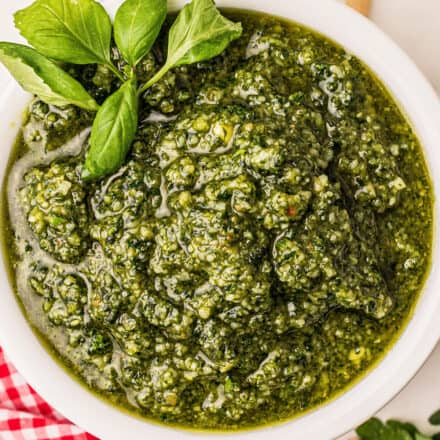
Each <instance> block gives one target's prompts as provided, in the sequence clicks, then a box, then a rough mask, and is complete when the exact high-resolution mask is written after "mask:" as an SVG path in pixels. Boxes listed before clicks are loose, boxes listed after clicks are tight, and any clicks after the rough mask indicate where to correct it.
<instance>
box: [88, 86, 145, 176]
mask: <svg viewBox="0 0 440 440" xmlns="http://www.w3.org/2000/svg"><path fill="white" fill-rule="evenodd" d="M137 124H138V95H137V89H136V78H132V79H131V80H129V81H127V82H126V83H124V84H123V85H122V87H121V88H120V89H119V90H117V91H116V92H115V93H113V95H110V96H109V97H108V98H107V100H106V101H105V102H104V104H102V106H101V108H100V109H99V111H98V114H97V115H96V118H95V121H94V123H93V128H92V134H91V138H90V148H89V150H88V152H87V155H86V162H85V169H84V172H83V178H86V179H94V178H97V177H102V176H104V175H106V174H109V173H111V172H113V171H115V170H116V169H117V168H119V167H120V166H121V165H122V164H123V162H124V159H125V156H126V155H127V153H128V151H129V149H130V146H131V143H132V142H133V139H134V136H135V134H136V130H137Z"/></svg>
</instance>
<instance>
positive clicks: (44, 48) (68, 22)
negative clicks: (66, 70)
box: [15, 0, 112, 64]
mask: <svg viewBox="0 0 440 440" xmlns="http://www.w3.org/2000/svg"><path fill="white" fill-rule="evenodd" d="M15 26H16V27H17V28H18V29H19V31H20V33H21V35H23V37H24V38H26V40H27V41H28V42H29V43H30V44H31V45H32V46H34V47H35V48H36V49H37V50H38V51H39V52H41V53H42V54H43V55H46V56H48V57H50V58H53V59H56V60H60V61H65V62H68V63H74V64H92V63H99V64H107V63H109V62H110V40H111V33H112V25H111V21H110V18H109V16H108V14H107V12H106V11H105V9H104V8H103V7H102V6H101V5H100V4H99V3H97V2H96V1H94V0H37V1H35V2H34V3H33V4H32V5H31V6H29V7H27V8H26V9H22V10H20V11H18V12H16V13H15Z"/></svg>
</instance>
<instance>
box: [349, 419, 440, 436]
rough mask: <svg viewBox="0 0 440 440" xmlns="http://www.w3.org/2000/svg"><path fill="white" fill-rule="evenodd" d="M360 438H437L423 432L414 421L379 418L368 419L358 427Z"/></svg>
mask: <svg viewBox="0 0 440 440" xmlns="http://www.w3.org/2000/svg"><path fill="white" fill-rule="evenodd" d="M356 433H357V434H358V436H359V438H360V440H437V437H436V436H437V435H438V434H436V435H434V436H433V437H430V436H427V435H424V434H422V433H421V432H420V431H419V430H418V429H417V428H416V427H415V426H414V425H413V424H412V423H404V422H399V421H398V420H388V421H387V422H386V423H383V422H381V421H380V420H379V419H376V418H372V419H370V420H367V421H366V422H365V423H363V424H362V425H361V426H359V427H358V428H357V429H356Z"/></svg>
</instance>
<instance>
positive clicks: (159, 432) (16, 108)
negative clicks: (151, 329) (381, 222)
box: [0, 0, 440, 440]
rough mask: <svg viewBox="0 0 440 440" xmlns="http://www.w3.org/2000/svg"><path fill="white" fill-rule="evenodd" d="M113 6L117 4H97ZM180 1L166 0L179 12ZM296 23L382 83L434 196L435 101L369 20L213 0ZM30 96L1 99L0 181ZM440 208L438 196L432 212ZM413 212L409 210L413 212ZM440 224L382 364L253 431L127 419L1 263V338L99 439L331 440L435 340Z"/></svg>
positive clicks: (412, 368) (22, 367) (16, 91)
mask: <svg viewBox="0 0 440 440" xmlns="http://www.w3.org/2000/svg"><path fill="white" fill-rule="evenodd" d="M103 3H107V5H106V6H110V8H111V9H113V10H114V7H115V3H118V2H116V1H112V0H110V1H103ZM184 3H185V2H184V1H183V0H174V1H172V5H171V6H172V7H173V8H175V9H177V8H179V9H180V7H181V6H182V5H183V4H184ZM217 3H218V5H219V6H225V7H234V6H235V7H240V8H244V9H254V10H259V11H262V12H267V13H271V14H274V15H278V16H283V17H286V18H289V19H292V20H294V21H297V22H299V23H303V24H305V25H307V26H309V27H310V28H313V29H315V30H317V31H319V32H321V33H322V34H324V35H327V36H328V37H330V38H332V39H333V40H335V41H337V42H338V43H340V44H341V45H342V46H344V47H345V48H346V49H347V50H348V51H350V52H352V53H354V54H355V55H356V56H358V57H359V58H360V59H362V60H363V61H364V62H365V63H367V64H368V65H369V66H370V67H371V68H372V69H373V71H375V72H376V74H377V75H378V76H379V77H380V79H381V80H382V81H383V82H384V83H385V84H386V86H387V87H388V88H389V90H390V91H391V92H392V94H393V95H394V96H395V97H396V99H397V101H398V102H399V103H400V105H401V107H402V108H403V109H404V111H405V112H406V114H407V116H408V118H409V120H410V121H411V123H412V125H413V127H414V129H415V131H416V133H417V134H418V136H419V139H420V140H421V142H422V145H423V147H424V150H425V154H426V159H427V162H428V164H429V168H430V171H431V176H432V178H433V182H434V190H435V194H437V195H438V194H440V103H439V100H438V98H437V96H436V94H435V93H434V91H433V90H432V89H431V87H430V85H429V84H428V83H427V81H426V80H425V79H424V77H423V76H422V75H421V73H420V72H419V71H418V69H417V68H416V67H415V66H414V64H413V63H412V62H411V61H410V60H409V58H408V57H407V56H406V55H405V54H404V53H403V52H402V51H401V50H400V49H399V48H398V47H397V46H396V45H395V44H394V43H393V42H392V41H391V40H390V39H389V38H388V37H386V36H385V35H384V34H383V33H382V32H381V31H380V30H379V29H378V28H376V26H375V25H374V24H372V23H371V22H370V21H368V20H367V19H365V18H363V17H362V16H360V15H358V14H356V13H355V12H353V11H351V10H349V9H348V8H346V7H344V6H342V5H340V4H338V3H336V2H331V1H321V2H318V1H317V0H315V1H313V2H311V1H310V0H288V1H287V0H270V1H268V0H218V2H217ZM28 100H29V96H28V95H27V94H26V93H23V92H22V91H21V89H20V88H19V87H18V86H17V85H15V84H14V83H11V86H10V87H9V88H8V89H7V90H5V91H4V93H3V94H2V96H1V97H0V114H1V118H0V133H1V139H2V148H1V149H0V178H1V180H3V177H4V172H5V167H6V163H7V160H8V156H9V151H10V148H9V147H10V146H11V145H12V144H13V142H14V138H15V136H16V134H17V130H18V128H19V126H20V122H21V114H22V112H23V109H24V108H25V106H26V104H27V102H28ZM438 210H439V206H438V200H437V201H436V202H435V213H436V214H437V212H438ZM413 215H416V213H413ZM438 226H439V220H438V217H437V215H436V216H435V233H434V248H433V260H432V261H433V265H432V269H431V272H430V275H429V278H428V280H427V282H426V284H425V288H424V291H423V295H422V297H421V299H420V301H419V303H418V305H417V307H416V310H415V313H414V316H413V318H412V319H411V321H410V322H409V324H408V325H407V327H406V329H405V331H404V332H403V334H402V335H401V337H400V338H399V340H398V341H397V342H396V344H395V345H394V346H393V348H392V349H391V350H390V351H389V353H388V354H387V355H386V357H385V358H384V359H383V360H382V361H381V362H380V364H379V365H378V366H377V367H376V368H375V369H374V370H372V371H371V372H370V373H369V374H368V375H366V376H365V377H364V378H363V379H362V380H361V381H359V382H358V383H357V384H356V385H354V386H353V387H352V388H351V389H349V390H348V391H347V392H345V393H344V394H342V395H341V396H339V397H338V398H337V399H335V400H333V401H330V402H329V403H327V404H326V405H324V406H322V407H320V408H318V409H316V410H314V411H312V412H310V413H308V414H306V415H304V416H302V417H300V418H297V419H295V420H292V421H290V422H286V423H283V424H281V425H278V426H274V427H266V428H262V429H259V430H256V431H251V432H239V433H235V434H215V435H213V434H207V433H194V432H185V431H179V430H175V429H170V428H167V427H164V426H159V425H154V424H151V423H148V422H146V421H142V420H140V419H138V418H134V417H132V416H130V415H128V414H126V413H124V412H121V411H119V410H117V409H115V408H114V407H112V406H110V405H108V404H106V403H105V402H103V401H102V400H100V399H99V398H97V397H95V396H93V395H92V394H91V393H89V392H88V391H87V390H86V389H85V388H84V387H82V386H81V385H79V384H78V383H77V382H76V381H75V380H74V379H73V378H72V377H70V376H69V374H67V373H66V372H65V371H64V370H63V369H62V368H60V366H59V365H58V364H57V363H56V362H55V361H54V360H53V359H52V357H51V356H50V355H49V354H48V353H47V352H46V350H45V349H44V348H43V346H42V345H41V344H40V342H39V340H38V339H37V338H36V336H35V335H34V334H33V333H32V331H31V329H30V327H29V325H28V324H27V322H26V321H25V319H24V317H23V315H22V313H21V311H20V309H19V307H18V305H17V303H16V301H15V298H14V295H13V293H12V291H11V288H10V287H9V282H8V278H7V275H6V271H5V268H4V264H2V265H1V267H0V284H1V285H2V286H3V289H2V294H1V295H0V310H1V319H0V342H1V345H2V346H3V347H4V348H5V350H6V353H7V354H8V355H9V357H10V359H11V360H12V361H13V363H14V364H15V365H16V367H17V368H18V370H19V371H20V372H21V373H22V374H23V375H24V377H25V378H26V380H28V382H29V383H30V384H31V385H32V386H33V387H34V388H35V389H36V390H37V391H38V392H39V393H40V394H41V395H42V396H43V398H45V399H46V400H47V401H48V402H49V403H50V404H52V405H53V406H54V407H55V408H57V409H58V410H59V411H60V412H61V413H62V414H64V415H65V416H66V417H68V418H69V419H71V420H72V421H73V422H75V423H77V424H78V425H80V426H82V427H83V428H85V429H87V430H88V431H89V432H91V433H93V434H95V435H96V436H98V437H100V438H102V439H104V440H112V439H115V440H119V439H141V438H146V439H154V440H159V439H160V440H176V439H186V438H189V437H191V438H207V437H213V436H214V437H216V438H217V439H226V438H228V439H229V438H233V439H237V440H238V439H240V440H242V439H252V440H262V439H264V440H272V439H277V438H283V437H284V438H290V439H295V440H302V439H304V440H305V439H307V440H313V439H319V440H323V439H331V438H335V437H337V436H338V435H340V434H342V433H344V432H346V431H348V430H350V429H351V428H352V427H354V426H356V425H357V424H359V423H361V422H362V421H363V420H364V419H366V418H367V417H369V416H371V415H372V414H373V413H374V412H375V411H377V410H378V409H379V408H380V407H382V406H383V405H384V404H385V403H386V402H387V401H388V400H390V399H391V398H392V397H393V396H394V395H395V394H396V393H397V392H398V391H399V390H400V389H401V388H402V387H403V386H404V385H405V384H406V383H407V382H408V381H409V379H410V378H411V377H412V376H413V375H414V374H415V373H416V371H417V370H418V369H419V368H420V366H421V365H422V364H423V362H424V361H425V360H426V358H427V357H428V355H429V354H430V353H431V351H432V349H433V348H434V345H435V343H436V342H437V340H438V339H439V337H440V323H439V316H440V273H439V267H438V266H439V264H440V255H439V227H438Z"/></svg>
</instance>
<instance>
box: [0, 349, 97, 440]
mask: <svg viewBox="0 0 440 440" xmlns="http://www.w3.org/2000/svg"><path fill="white" fill-rule="evenodd" d="M0 440H97V439H96V437H94V436H92V435H91V434H88V433H86V432H84V431H83V430H82V429H81V428H79V427H78V426H75V425H72V424H71V423H70V422H69V421H68V420H66V419H65V418H64V417H63V416H62V415H61V414H59V413H58V412H56V411H55V410H54V409H53V408H52V407H50V406H49V405H48V404H47V403H46V402H45V401H44V400H43V399H42V398H41V397H40V396H39V395H38V394H37V393H36V392H35V391H34V390H33V389H32V388H31V387H30V386H29V385H28V384H27V383H26V382H25V381H24V379H23V377H22V376H21V375H20V374H19V373H18V372H17V370H16V369H15V367H14V366H13V365H12V364H11V363H10V362H9V361H8V360H7V359H6V357H5V354H4V352H3V350H2V349H1V347H0Z"/></svg>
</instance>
